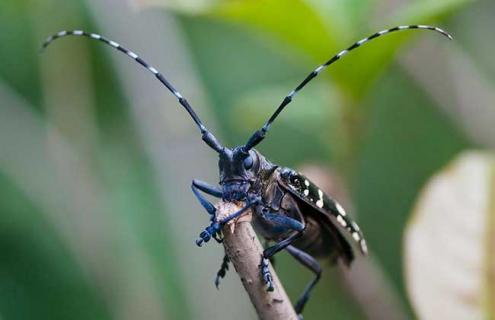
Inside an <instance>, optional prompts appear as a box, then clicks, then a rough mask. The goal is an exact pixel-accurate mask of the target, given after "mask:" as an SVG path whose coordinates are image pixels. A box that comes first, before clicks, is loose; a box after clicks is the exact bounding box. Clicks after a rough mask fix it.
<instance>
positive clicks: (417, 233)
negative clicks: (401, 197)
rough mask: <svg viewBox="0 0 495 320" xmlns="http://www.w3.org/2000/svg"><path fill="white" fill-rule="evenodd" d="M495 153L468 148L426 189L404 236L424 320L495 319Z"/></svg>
mask: <svg viewBox="0 0 495 320" xmlns="http://www.w3.org/2000/svg"><path fill="white" fill-rule="evenodd" d="M494 195H495V156H494V155H493V154H492V153H487V152H473V151H471V152H465V153H463V154H462V155H460V156H459V157H458V158H457V159H456V160H455V161H453V163H451V164H450V165H449V166H447V167H446V168H444V169H443V170H442V171H440V173H438V174H436V175H435V176H434V177H433V178H432V179H430V181H429V182H428V184H427V185H426V187H425V188H423V191H422V192H421V195H420V197H419V199H418V201H417V203H416V208H415V209H414V212H413V216H412V217H411V219H410V221H409V225H408V227H407V230H406V236H405V243H404V246H405V250H406V252H405V260H404V262H405V263H404V265H405V267H406V279H407V284H408V291H409V295H410V297H411V300H412V303H413V305H414V307H415V311H416V314H417V315H418V317H419V318H421V319H433V318H435V319H437V318H444V319H493V318H494V317H495V303H494V302H495V301H494V300H493V299H494V295H493V294H494V292H495V278H494V277H493V272H494V270H495V254H494V251H493V244H494V243H495V197H494Z"/></svg>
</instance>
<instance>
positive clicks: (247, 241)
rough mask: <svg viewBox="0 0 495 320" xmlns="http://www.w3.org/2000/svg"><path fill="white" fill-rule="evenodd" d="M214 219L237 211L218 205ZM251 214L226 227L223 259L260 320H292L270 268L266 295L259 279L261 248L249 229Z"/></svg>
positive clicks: (293, 316) (225, 204)
mask: <svg viewBox="0 0 495 320" xmlns="http://www.w3.org/2000/svg"><path fill="white" fill-rule="evenodd" d="M217 209H218V210H217V216H218V218H221V217H225V216H227V215H229V214H232V213H233V212H235V211H237V210H239V209H240V207H239V206H238V205H236V204H233V203H228V202H220V203H219V204H218V205H217ZM250 222H251V212H250V211H248V212H247V214H245V215H243V216H242V217H240V218H239V219H236V220H235V221H232V222H231V223H228V224H227V225H226V226H224V228H223V230H222V231H223V236H224V242H223V244H224V247H225V252H226V253H227V256H228V257H229V259H230V261H232V264H233V265H234V267H235V270H236V271H237V273H238V274H239V277H240V278H241V281H242V284H243V285H244V289H246V292H247V293H248V295H249V298H250V299H251V303H252V304H253V306H254V308H255V309H256V313H257V314H258V317H259V318H260V319H262V320H274V319H287V320H296V319H297V315H296V313H295V311H294V308H293V307H292V303H291V302H290V300H289V297H288V296H287V293H286V292H285V290H284V288H283V286H282V284H281V283H280V280H279V279H278V276H277V274H276V273H275V271H274V270H273V268H272V266H271V265H270V271H271V273H272V276H273V286H274V288H275V290H274V291H273V292H268V291H267V290H266V287H265V283H264V282H263V279H262V278H261V276H260V269H259V264H260V262H261V254H262V252H263V247H262V246H261V243H260V242H259V240H258V238H257V236H256V234H255V233H254V230H253V228H252V226H251V223H250Z"/></svg>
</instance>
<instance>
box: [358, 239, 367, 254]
mask: <svg viewBox="0 0 495 320" xmlns="http://www.w3.org/2000/svg"><path fill="white" fill-rule="evenodd" d="M359 245H360V246H361V251H362V252H363V253H364V254H368V246H367V245H366V241H364V239H363V240H361V241H360V242H359Z"/></svg>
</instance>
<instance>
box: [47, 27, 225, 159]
mask: <svg viewBox="0 0 495 320" xmlns="http://www.w3.org/2000/svg"><path fill="white" fill-rule="evenodd" d="M65 36H84V37H88V38H90V39H94V40H98V41H101V42H103V43H105V44H107V45H109V46H111V47H113V48H115V49H117V50H118V51H120V52H123V53H124V54H126V55H127V56H129V57H131V58H132V59H134V60H135V61H136V62H137V63H139V64H140V65H142V66H143V67H145V68H146V69H147V70H148V71H150V72H151V73H153V74H154V75H155V77H156V78H157V79H158V81H160V82H161V83H162V84H163V85H165V87H167V89H168V90H169V91H170V92H172V94H173V95H174V96H175V97H176V98H177V100H178V101H179V103H180V104H181V105H182V106H183V107H184V108H185V109H186V111H187V112H188V113H189V115H190V116H191V118H192V119H193V121H194V122H195V123H196V125H197V126H198V128H199V130H200V131H201V135H202V139H203V140H204V141H205V142H206V144H208V145H209V146H210V147H211V148H212V149H214V150H215V151H217V152H219V153H220V152H222V149H223V147H222V145H221V144H220V143H219V142H218V140H217V139H216V138H215V136H214V135H213V134H212V133H211V132H210V131H209V130H208V129H207V128H206V127H205V126H204V125H203V123H202V122H201V120H200V119H199V117H198V115H197V114H196V112H194V110H193V108H192V107H191V105H189V102H188V101H187V100H186V98H184V97H183V96H182V95H181V94H180V93H179V91H177V89H175V88H174V86H173V85H172V84H171V83H170V82H168V80H167V79H165V77H164V76H163V75H162V74H161V73H160V72H159V71H158V70H157V69H155V68H154V67H153V66H152V65H150V64H149V63H147V62H146V61H144V60H143V59H141V58H140V57H139V56H138V55H137V54H136V53H134V52H133V51H131V50H128V49H126V48H124V47H123V46H121V45H120V44H118V43H117V42H115V41H112V40H109V39H106V38H105V37H103V36H101V35H99V34H96V33H90V32H86V31H82V30H72V31H65V30H64V31H60V32H58V33H56V34H54V35H52V36H50V37H48V38H47V39H46V40H45V42H43V45H42V46H41V50H44V49H45V48H46V47H47V46H48V45H50V44H51V43H52V42H53V41H55V40H57V39H58V38H62V37H65Z"/></svg>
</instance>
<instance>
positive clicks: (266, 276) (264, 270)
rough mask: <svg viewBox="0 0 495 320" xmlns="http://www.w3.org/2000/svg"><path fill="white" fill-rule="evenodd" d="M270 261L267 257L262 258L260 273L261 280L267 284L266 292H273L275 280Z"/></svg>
mask: <svg viewBox="0 0 495 320" xmlns="http://www.w3.org/2000/svg"><path fill="white" fill-rule="evenodd" d="M269 262H270V260H268V259H267V258H265V257H263V256H262V257H261V263H260V272H261V278H262V279H263V281H264V282H265V284H266V291H273V290H274V288H273V278H272V273H271V272H270V267H269V264H268V263H269Z"/></svg>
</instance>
